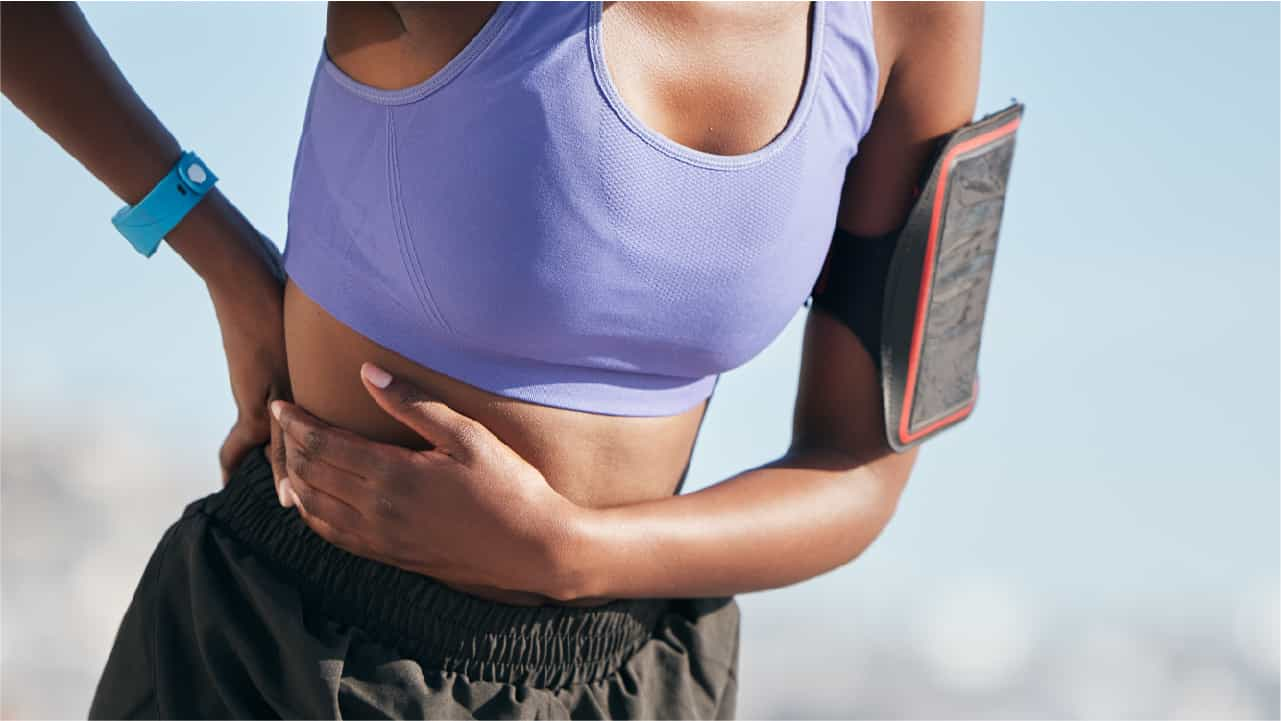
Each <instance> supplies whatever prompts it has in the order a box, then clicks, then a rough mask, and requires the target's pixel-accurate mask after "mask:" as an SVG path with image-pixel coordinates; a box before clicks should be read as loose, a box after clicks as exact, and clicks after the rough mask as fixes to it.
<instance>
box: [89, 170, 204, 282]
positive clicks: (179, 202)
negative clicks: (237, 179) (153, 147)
mask: <svg viewBox="0 0 1281 721" xmlns="http://www.w3.org/2000/svg"><path fill="white" fill-rule="evenodd" d="M217 182H218V176H216V175H214V174H213V171H212V170H210V169H209V166H208V165H205V161H203V160H201V159H200V158H199V157H197V155H196V154H195V153H193V152H191V151H185V152H184V153H183V154H182V157H181V158H179V159H178V162H177V163H176V164H175V165H174V166H173V169H172V170H170V171H169V174H168V175H166V176H165V177H164V178H162V179H161V180H160V182H159V183H157V184H156V187H154V188H152V189H151V192H150V193H147V197H145V198H143V199H142V200H141V201H140V202H139V203H138V204H137V205H135V206H133V207H130V206H128V205H126V206H125V207H123V208H121V209H120V210H118V211H116V214H115V215H113V216H111V224H112V225H114V226H116V230H118V231H120V234H121V235H123V236H124V237H125V238H127V239H128V240H129V243H130V244H131V245H133V247H134V249H135V250H137V251H138V252H139V253H142V254H143V255H145V256H147V257H148V258H150V257H151V256H152V255H153V254H154V253H155V252H156V248H158V247H160V241H162V240H164V238H165V235H166V234H168V233H169V231H171V230H173V229H174V226H176V225H178V222H179V221H181V220H182V219H183V218H184V217H185V216H186V215H187V213H189V212H191V209H192V208H194V207H196V203H199V202H200V199H201V198H203V197H205V193H207V192H209V189H210V188H212V187H214V184H215V183H217Z"/></svg>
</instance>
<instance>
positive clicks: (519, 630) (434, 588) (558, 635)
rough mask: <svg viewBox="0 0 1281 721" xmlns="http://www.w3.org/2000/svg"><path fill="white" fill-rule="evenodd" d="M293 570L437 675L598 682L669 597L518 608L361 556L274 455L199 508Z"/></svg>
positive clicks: (328, 604) (305, 589)
mask: <svg viewBox="0 0 1281 721" xmlns="http://www.w3.org/2000/svg"><path fill="white" fill-rule="evenodd" d="M192 508H194V509H195V510H197V511H200V512H203V514H204V515H205V516H207V517H208V518H209V519H210V521H211V522H212V523H214V524H216V525H217V526H219V527H220V528H222V529H223V530H224V531H226V532H227V533H228V534H229V535H231V536H232V537H234V538H236V539H237V540H239V541H241V542H242V543H244V544H246V545H247V546H248V547H249V548H250V549H251V550H252V551H253V552H254V554H255V555H256V556H258V557H259V558H261V559H263V560H264V561H266V562H267V563H268V564H270V565H271V566H272V567H273V568H275V569H276V570H278V571H280V572H282V573H284V574H286V575H287V576H288V577H289V578H291V580H292V581H293V582H294V583H295V584H296V587H297V588H298V589H299V591H300V593H301V594H302V595H303V598H304V599H305V601H306V602H308V603H309V604H314V607H315V608H317V609H318V610H319V611H320V612H321V613H322V614H323V615H325V616H328V617H330V618H332V619H333V620H335V621H338V622H339V623H343V624H346V625H350V626H353V627H356V628H359V629H361V630H362V631H364V632H365V633H367V634H368V635H369V636H370V637H371V638H373V639H375V640H376V641H378V642H380V643H383V644H384V645H388V646H390V647H392V648H396V649H397V650H399V651H400V652H401V653H404V654H406V655H407V656H409V657H410V658H414V659H416V660H418V661H419V662H420V663H422V664H423V666H424V668H425V669H427V668H434V669H439V670H442V671H450V672H456V673H460V674H463V675H465V676H467V677H468V678H469V679H472V680H485V681H496V682H500V683H512V684H525V685H532V686H537V687H544V688H546V687H559V686H564V685H568V684H572V683H589V682H592V681H596V680H599V679H601V678H604V677H605V676H608V675H609V674H611V673H613V672H614V671H615V670H617V669H618V668H620V667H621V666H622V665H623V663H625V662H626V660H627V659H628V658H629V657H630V656H631V655H633V654H634V653H635V652H636V651H637V650H639V649H640V647H641V646H642V645H644V643H645V642H646V641H648V640H649V639H650V638H651V637H652V635H653V633H654V629H655V627H656V625H657V623H658V621H659V619H660V618H661V617H662V615H663V613H664V612H665V611H666V609H667V607H668V601H667V600H665V599H618V600H615V601H612V602H610V603H607V604H604V605H600V606H584V607H574V606H562V605H555V604H546V605H542V606H515V605H510V604H504V603H498V602H495V601H490V600H486V599H483V598H479V597H477V596H473V595H471V594H467V593H463V592H461V591H457V590H455V589H452V588H450V587H448V586H446V585H444V584H442V583H440V582H439V581H436V580H435V579H432V578H430V577H428V576H423V575H421V574H417V573H412V572H409V571H405V570H403V569H400V568H397V567H394V566H389V565H386V564H383V563H380V562H378V561H373V560H370V559H367V558H363V557H360V556H356V555H353V554H351V553H348V552H347V551H345V550H343V549H341V548H339V547H337V546H335V545H333V544H331V543H329V542H328V541H326V540H325V539H323V538H321V537H320V536H318V535H316V533H315V532H313V531H312V530H311V529H310V528H309V527H308V526H307V524H306V523H305V522H303V520H302V518H301V517H300V516H299V515H298V513H297V512H296V511H295V510H294V509H292V508H283V507H281V505H280V503H279V501H278V500H277V498H276V491H275V484H274V482H273V480H272V473H271V465H270V463H269V462H268V460H267V456H266V453H265V449H264V448H257V449H254V451H253V452H251V453H250V454H249V456H248V457H247V458H246V459H245V460H244V461H243V462H242V463H241V465H240V467H239V468H237V470H236V471H235V472H234V473H232V474H231V478H230V479H229V480H228V482H227V485H226V486H225V487H224V488H223V489H222V490H221V491H219V492H217V493H214V494H212V495H209V496H207V497H205V498H203V499H201V500H200V501H197V502H196V503H194V504H192Z"/></svg>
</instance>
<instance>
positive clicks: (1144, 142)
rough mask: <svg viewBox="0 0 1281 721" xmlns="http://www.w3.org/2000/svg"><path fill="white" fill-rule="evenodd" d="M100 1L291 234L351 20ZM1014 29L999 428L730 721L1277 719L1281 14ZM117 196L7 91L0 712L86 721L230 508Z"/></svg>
mask: <svg viewBox="0 0 1281 721" xmlns="http://www.w3.org/2000/svg"><path fill="white" fill-rule="evenodd" d="M85 13H86V15H87V17H88V18H89V20H90V22H91V23H92V25H93V26H94V29H95V30H96V31H97V32H98V33H99V35H100V36H101V37H102V39H103V41H104V43H105V45H106V46H107V48H108V50H109V51H110V52H111V53H112V56H113V57H114V58H115V60H116V62H117V63H118V64H119V65H120V66H121V68H122V69H123V70H124V72H125V74H126V76H127V77H128V78H129V80H130V82H131V83H132V84H133V85H134V87H135V88H137V89H138V91H139V93H140V94H141V95H142V96H143V98H144V99H145V100H146V101H147V102H148V104H149V105H150V106H151V107H152V108H153V110H155V112H156V114H157V115H158V116H159V117H160V118H161V119H162V120H163V121H164V122H165V123H166V124H167V125H168V126H169V128H170V129H171V130H172V131H173V132H174V134H175V135H176V136H177V137H179V138H180V139H181V141H182V143H183V145H184V146H185V147H190V148H193V149H197V150H198V151H199V152H200V153H201V155H202V157H204V158H205V159H206V160H207V161H208V162H209V163H210V164H211V166H212V167H214V168H215V169H216V170H217V171H218V173H219V175H220V177H221V179H222V180H221V181H220V187H221V188H222V189H223V190H224V192H225V193H226V194H227V195H228V196H229V197H230V198H231V199H232V201H233V202H235V203H236V204H237V205H238V206H239V207H240V208H241V209H242V210H243V211H244V212H245V214H246V216H247V217H249V218H250V219H251V220H252V221H253V222H254V223H255V224H256V225H257V226H258V227H259V228H260V229H261V230H262V231H263V232H264V233H266V234H267V235H268V236H270V237H271V238H273V239H274V240H275V241H276V242H277V243H278V244H280V245H282V246H283V244H284V240H285V208H286V203H287V200H288V189H289V179H290V172H291V169H292V163H293V153H294V150H295V147H296V143H297V140H298V134H299V130H300V128H301V123H302V113H303V108H304V103H305V101H306V94H307V90H308V87H309V83H310V78H311V74H312V71H313V69H314V67H315V61H316V59H317V57H318V54H319V52H320V43H321V39H322V37H323V34H324V6H323V5H322V4H315V3H238V4H234V5H225V4H218V3H190V4H175V3H147V4H141V3H118V4H89V5H86V6H85ZM986 13H987V14H986V20H985V38H984V43H985V45H984V60H983V68H982V85H981V89H980V98H979V104H978V113H977V114H978V115H982V114H984V113H987V112H990V111H992V110H995V109H997V108H999V107H1002V106H1003V105H1004V104H1005V103H1007V102H1008V100H1009V98H1011V97H1017V98H1018V99H1019V100H1021V101H1023V102H1025V103H1026V104H1027V114H1026V116H1025V119H1024V122H1023V126H1022V128H1021V129H1020V136H1019V141H1018V149H1017V151H1016V153H1015V160H1014V170H1013V175H1012V178H1011V181H1010V194H1009V200H1008V202H1007V207H1006V214H1005V220H1004V225H1003V229H1002V234H1001V249H1000V251H999V253H998V259H997V267H996V273H995V278H994V283H993V289H992V295H991V301H990V308H989V314H988V318H987V325H986V329H985V335H984V341H983V351H982V355H981V359H980V371H981V375H982V378H983V390H982V394H981V396H980V398H979V402H978V406H977V408H976V410H975V412H974V415H973V417H972V418H971V419H970V420H968V421H967V422H966V423H965V424H962V425H961V426H959V427H957V428H956V429H954V430H950V431H948V432H946V433H944V434H942V435H940V436H939V437H937V438H936V439H934V440H931V441H930V442H929V443H928V444H927V445H926V446H925V448H924V450H923V452H922V453H921V456H920V461H919V463H918V465H917V468H916V471H915V473H914V474H913V477H912V480H911V481H910V483H909V485H908V489H907V491H906V493H905V495H904V498H903V500H902V502H901V504H900V506H899V509H898V512H897V515H896V517H895V519H894V520H893V522H892V523H891V524H890V526H889V528H888V529H887V530H886V532H885V533H884V534H883V535H882V536H881V537H880V538H879V539H878V540H877V541H876V543H875V544H873V546H872V547H871V549H869V550H868V551H867V552H866V553H865V554H864V555H863V556H862V557H860V558H859V559H857V560H856V561H855V562H853V563H852V564H850V565H849V566H847V567H844V568H841V569H839V570H836V571H833V572H831V573H828V574H824V575H823V576H820V577H818V578H815V579H812V580H810V581H807V582H805V583H801V584H797V585H795V586H791V587H788V588H783V589H775V590H771V591H766V592H761V593H754V594H745V595H742V596H740V597H739V599H740V603H741V604H742V606H743V613H744V615H743V647H742V672H741V675H740V702H739V715H740V717H743V718H789V717H790V718H795V717H806V718H841V717H849V716H852V715H858V716H871V717H885V718H931V717H933V718H937V717H957V718H960V717H965V718H1028V717H1037V718H1042V717H1046V718H1156V717H1159V718H1220V717H1231V718H1277V717H1278V716H1281V701H1279V700H1278V693H1279V692H1281V683H1279V682H1278V675H1279V674H1281V638H1279V634H1281V631H1279V628H1278V616H1279V615H1281V546H1279V544H1278V541H1279V532H1281V460H1279V458H1278V455H1279V453H1281V440H1279V439H1281V413H1279V412H1278V406H1277V404H1276V402H1277V400H1278V399H1281V379H1279V377H1278V376H1279V372H1281V329H1279V327H1281V309H1279V306H1278V299H1279V297H1281V219H1279V213H1281V203H1279V201H1278V198H1279V197H1281V172H1279V170H1278V163H1279V162H1281V89H1279V88H1281V71H1279V66H1281V44H1279V42H1278V26H1279V23H1281V10H1279V6H1278V5H1277V4H1274V3H1268V4H1261V3H1259V4H1229V3H1224V4H1196V3H1179V4H1142V5H1129V4H1125V5H1122V4H1098V3H1008V4H1007V3H996V4H990V5H989V6H988V7H987V10H986ZM193 28H198V29H199V32H195V31H193ZM231 41H234V42H235V44H236V47H237V49H236V51H235V52H229V51H228V47H229V45H228V43H229V42H231ZM159 59H166V60H168V62H158V60H159ZM192 78H198V79H199V81H198V82H193V81H192ZM119 205H120V202H119V200H118V199H116V198H115V197H114V196H113V195H112V194H111V193H110V192H109V191H107V190H106V189H105V188H103V187H102V186H101V184H100V183H98V181H96V180H95V179H94V178H92V177H91V176H90V175H89V174H88V173H86V172H85V171H84V169H83V168H82V167H81V166H80V165H79V164H78V163H77V162H76V161H74V160H73V159H71V158H69V157H68V156H67V155H66V154H65V153H64V152H63V151H62V150H61V149H60V148H59V147H58V146H57V145H56V144H55V143H53V142H52V141H51V140H50V139H49V138H47V137H46V136H44V135H43V134H42V133H41V132H40V131H39V130H38V129H36V128H35V127H34V126H33V125H32V124H31V123H30V122H29V121H28V120H27V119H26V118H25V117H24V116H22V114H21V113H20V112H18V111H17V110H16V109H15V108H14V107H13V105H12V104H10V103H9V102H8V101H7V100H6V101H4V103H2V104H0V324H2V328H3V333H2V334H0V406H2V411H3V412H2V414H0V443H2V446H0V501H2V503H0V549H2V550H0V604H2V605H0V717H3V718H57V717H70V716H82V715H83V714H84V713H85V711H86V710H87V707H88V700H89V697H90V695H91V693H92V690H93V684H94V683H95V682H96V681H97V675H98V673H99V672H100V671H101V668H102V665H103V663H105V660H106V653H107V650H108V649H109V648H110V643H111V640H112V638H113V637H114V634H115V631H116V628H117V626H118V624H119V621H120V616H121V614H122V613H123V611H124V608H125V607H126V606H127V604H128V602H129V599H130V597H131V595H132V593H133V589H134V587H135V585H136V584H137V581H138V578H139V576H140V574H141V572H142V568H143V566H144V565H145V563H146V561H147V559H148V557H149V556H150V554H151V552H152V551H153V550H154V548H155V545H156V543H157V542H158V541H159V538H160V534H161V533H162V532H163V530H164V529H165V528H166V527H167V526H168V525H169V524H170V523H172V522H173V521H174V520H176V519H177V516H178V514H179V513H180V512H181V510H182V507H183V506H184V505H185V504H186V503H187V502H189V501H191V500H194V499H195V498H197V497H199V496H201V495H204V494H207V493H211V492H213V491H215V490H217V488H218V485H219V482H218V468H217V462H216V453H217V449H218V447H219V445H220V444H221V442H222V439H223V437H224V435H225V433H226V431H227V430H228V428H230V425H231V422H232V420H233V418H234V408H233V406H232V403H231V397H230V393H229V388H228V384H227V378H226V368H225V361H224V358H223V355H222V348H221V343H220V340H219V336H218V329H217V326H216V324H215V321H214V317H213V313H212V308H211V306H210V304H209V302H208V298H207V296H206V294H205V291H204V289H203V287H202V286H201V285H200V283H199V281H198V279H196V278H195V277H194V275H193V274H191V273H190V271H189V270H188V269H187V268H186V267H185V266H184V265H183V264H182V263H181V262H180V260H179V259H178V258H177V257H176V256H175V255H174V254H173V253H172V251H170V250H169V249H167V248H164V249H162V250H161V251H160V252H159V253H158V254H157V255H156V256H155V257H154V258H152V259H149V260H143V259H142V258H141V257H140V256H137V255H136V254H135V253H134V252H133V251H132V250H131V249H130V248H129V247H128V245H127V243H125V242H124V241H123V239H121V238H120V237H119V236H118V235H116V234H115V231H114V229H113V228H111V226H110V223H109V220H108V219H109V217H110V215H111V214H112V213H113V212H114V211H115V210H116V208H117V207H119ZM798 310H799V312H798V315H797V317H796V318H795V319H794V320H793V322H792V324H791V325H790V326H789V327H788V328H787V330H786V331H784V333H783V334H782V335H781V336H780V337H779V338H778V339H777V340H776V341H775V342H774V343H773V344H772V345H771V346H770V347H769V348H768V349H767V350H766V351H765V352H763V353H762V354H761V355H760V356H758V357H757V358H755V359H753V360H752V361H751V362H749V363H748V364H747V365H745V366H743V367H741V368H738V369H735V370H733V371H731V372H729V373H727V374H726V375H725V376H724V377H723V379H722V381H721V383H720V385H719V387H718V389H717V392H716V396H715V398H714V400H713V402H712V405H711V408H710V410H709V412H708V416H707V420H706V423H705V425H704V427H703V430H702V432H701V434H700V437H699V441H698V445H697V447H696V449H695V454H694V461H693V465H692V467H691V470H690V476H689V482H688V483H687V485H686V492H691V491H694V490H697V489H699V488H702V487H705V486H707V485H709V484H711V483H715V482H717V481H719V480H721V479H723V478H727V477H729V476H731V475H733V474H734V473H737V472H739V471H742V470H743V469H746V468H750V467H753V466H755V465H758V464H760V463H764V462H767V461H769V460H771V459H772V458H774V457H776V456H777V455H778V454H780V453H781V452H782V451H783V450H784V449H785V448H786V446H787V442H788V439H789V434H790V426H791V410H792V403H793V399H794V393H795V381H796V377H797V374H798V372H799V349H800V335H801V334H800V331H801V326H802V324H803V322H804V317H805V315H804V314H805V312H806V311H805V310H804V309H798ZM798 688H804V689H806V693H805V694H801V695H802V696H806V697H807V698H808V699H809V700H808V701H806V702H805V704H806V705H797V702H796V701H795V699H794V698H793V697H796V696H798V694H796V693H795V690H796V689H798Z"/></svg>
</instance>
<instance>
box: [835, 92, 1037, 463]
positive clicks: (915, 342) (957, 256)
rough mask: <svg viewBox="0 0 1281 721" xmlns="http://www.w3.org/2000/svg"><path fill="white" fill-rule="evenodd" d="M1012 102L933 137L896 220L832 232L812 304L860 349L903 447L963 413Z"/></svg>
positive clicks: (999, 208) (967, 407)
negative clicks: (891, 226)
mask: <svg viewBox="0 0 1281 721" xmlns="http://www.w3.org/2000/svg"><path fill="white" fill-rule="evenodd" d="M1022 116H1023V105H1022V104H1021V103H1018V102H1015V103H1013V104H1011V105H1010V106H1009V107H1007V108H1005V109H1003V110H1000V111H998V112H996V113H992V114H991V115H987V116H985V117H983V118H982V119H980V120H978V121H976V122H974V123H971V124H969V125H966V126H964V127H961V128H959V129H958V130H956V131H954V132H952V133H951V134H949V135H947V136H945V137H944V138H943V139H942V140H940V142H939V144H938V146H937V148H936V151H935V153H934V155H933V157H932V158H931V161H930V163H929V164H928V166H927V171H928V172H927V174H926V175H925V176H924V178H923V180H922V182H921V183H920V185H919V187H920V193H919V195H918V196H917V197H916V199H915V201H914V203H913V206H912V209H911V210H910V211H909V213H908V216H907V220H906V222H905V223H904V224H903V226H902V227H901V228H900V229H899V230H898V231H896V232H895V233H892V234H889V235H886V236H879V237H875V238H861V237H858V236H851V235H849V234H847V233H844V232H843V231H840V230H839V229H838V230H837V233H836V235H835V236H834V238H833V246H832V248H831V250H830V251H829V254H828V260H827V264H826V265H825V266H824V269H823V272H822V274H821V275H820V277H819V281H818V283H817V284H816V285H815V292H814V304H815V305H816V306H818V307H820V308H824V309H825V310H827V311H829V312H831V313H833V314H834V315H836V316H837V317H838V318H840V319H841V320H842V321H843V322H844V323H845V324H846V325H847V326H848V327H849V328H850V329H851V330H852V331H853V332H854V333H855V334H856V335H857V336H858V337H859V340H860V341H861V342H862V343H863V345H864V347H866V348H867V349H868V352H869V353H870V354H871V355H872V358H873V359H874V361H875V362H876V365H877V367H878V371H879V374H880V381H881V390H882V395H883V397H884V402H885V433H886V440H887V441H888V443H889V445H890V447H891V448H893V449H894V450H896V451H904V450H906V449H908V448H910V447H911V446H914V445H916V444H917V443H920V442H921V441H923V440H925V439H926V438H929V437H931V436H933V435H934V434H936V433H938V432H940V431H942V430H944V429H946V428H950V427H951V426H954V425H956V424H957V423H959V422H961V421H962V420H964V419H965V418H967V417H969V415H970V413H971V411H973V409H974V404H975V401H976V399H977V396H978V352H979V341H980V340H981V337H982V331H983V320H984V317H985V315H986V309H987V300H988V292H989V289H990V288H991V282H992V270H993V265H994V261H995V259H996V246H997V239H998V236H999V234H1000V228H1001V216H1002V213H1003V211H1004V208H1005V191H1006V187H1007V185H1008V181H1009V176H1010V168H1011V165H1012V161H1013V158H1014V140H1015V131H1016V130H1017V129H1018V127H1019V122H1020V121H1021V119H1022Z"/></svg>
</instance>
